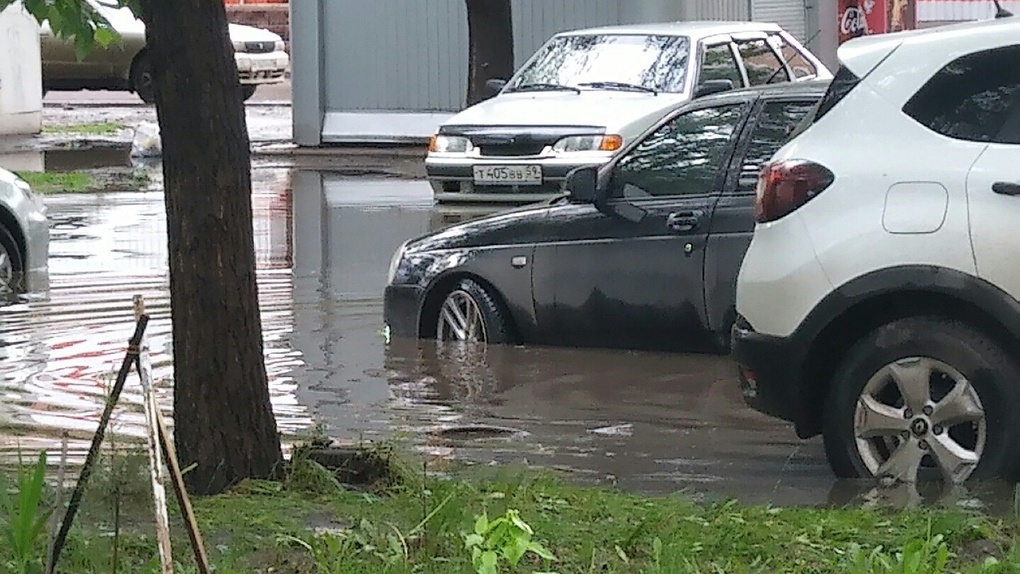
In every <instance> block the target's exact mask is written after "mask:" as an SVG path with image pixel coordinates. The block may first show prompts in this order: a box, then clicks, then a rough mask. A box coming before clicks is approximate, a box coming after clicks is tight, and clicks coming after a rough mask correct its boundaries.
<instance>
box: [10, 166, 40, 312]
mask: <svg viewBox="0 0 1020 574" xmlns="http://www.w3.org/2000/svg"><path fill="white" fill-rule="evenodd" d="M49 245H50V227H49V220H48V219H47V217H46V205H45V204H43V201H42V198H41V197H40V196H38V195H36V194H35V193H33V192H32V188H31V187H30V186H29V185H28V183H26V182H25V181H24V180H22V179H21V178H20V177H18V176H17V175H15V174H14V173H12V172H10V171H7V170H6V169H3V168H0V305H3V304H4V303H5V302H7V301H8V300H10V299H11V298H15V297H17V296H18V295H20V294H21V293H23V292H25V291H41V290H45V289H47V288H48V286H49V282H48V280H49V273H48V269H49Z"/></svg>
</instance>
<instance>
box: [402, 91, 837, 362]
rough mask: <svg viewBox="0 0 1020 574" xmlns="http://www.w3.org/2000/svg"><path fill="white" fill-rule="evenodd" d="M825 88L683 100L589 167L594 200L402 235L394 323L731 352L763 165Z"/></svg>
mask: <svg viewBox="0 0 1020 574" xmlns="http://www.w3.org/2000/svg"><path fill="white" fill-rule="evenodd" d="M826 85H827V82H826V81H815V82H807V83H785V84H781V85H773V86H769V87H760V88H754V89H746V90H739V91H732V92H727V93H723V94H716V95H712V96H707V97H705V98H701V99H698V100H694V101H688V102H685V103H682V104H680V105H678V106H676V108H675V109H674V110H673V111H672V112H669V114H668V116H667V118H666V119H664V120H663V121H661V122H660V123H659V124H657V125H656V126H654V127H653V128H652V129H651V130H649V131H648V132H647V133H646V134H645V135H644V136H642V137H640V138H637V140H636V141H635V142H634V143H633V145H632V146H630V147H628V148H625V149H624V150H623V151H622V152H621V154H620V155H619V156H617V157H616V158H615V159H614V160H613V161H612V162H610V163H609V164H607V165H606V166H603V167H602V168H594V167H592V168H588V169H587V170H582V171H581V172H580V174H581V175H584V174H585V173H588V174H589V175H590V174H592V173H597V174H598V179H599V181H598V184H597V190H596V189H595V186H594V184H593V189H588V190H583V191H584V193H585V194H587V195H588V196H589V197H587V198H586V197H582V196H580V195H577V194H576V192H578V191H581V190H578V189H576V188H575V189H574V190H573V191H574V192H575V195H573V196H572V197H570V196H568V197H561V198H558V199H554V200H551V201H547V202H543V203H540V204H536V205H531V206H527V207H521V208H517V209H513V210H509V211H502V212H497V213H495V214H493V215H489V216H486V217H481V218H478V219H474V220H472V221H468V222H466V223H461V224H457V225H453V226H451V227H448V228H446V229H444V230H441V231H438V232H434V233H431V234H428V235H425V236H423V237H419V238H416V239H413V240H410V241H408V242H406V243H405V244H404V245H403V246H402V247H400V248H399V249H398V250H397V252H396V253H395V254H394V256H393V260H392V263H391V265H390V269H389V277H388V280H387V287H386V289H385V305H384V315H385V320H386V322H387V324H388V325H389V327H390V329H391V333H392V334H393V336H396V337H436V338H439V339H444V340H445V339H475V340H483V341H486V342H489V343H509V342H515V343H539V344H562V345H581V346H606V347H625V348H648V349H678V348H692V347H697V346H703V345H704V344H706V343H708V344H710V346H711V347H714V348H720V347H725V346H726V342H727V341H728V334H729V326H730V323H731V322H732V320H733V316H734V311H733V299H734V289H735V283H736V276H737V270H738V268H739V265H740V260H741V258H742V256H743V252H744V250H745V249H746V246H747V244H748V242H749V241H750V238H751V234H752V231H753V228H754V207H753V205H754V190H755V184H756V183H757V175H758V169H759V166H760V165H761V164H762V163H763V162H765V161H767V160H768V159H769V158H770V157H771V155H772V153H773V152H775V150H777V149H779V147H780V146H781V145H782V144H783V143H784V142H785V141H786V139H787V136H788V134H789V133H790V132H791V130H792V129H793V128H794V126H795V125H796V124H797V123H798V122H799V121H800V119H801V118H802V117H803V116H805V115H806V114H807V112H808V111H809V110H810V109H811V107H812V106H813V105H814V104H815V102H816V101H817V100H818V99H819V98H820V97H821V95H822V93H823V92H824V89H825V86H826ZM597 169H598V171H596V170H597ZM569 183H571V182H568V184H569ZM596 191H597V192H598V193H595V192H596ZM592 194H594V195H597V196H599V197H601V199H595V200H594V202H593V201H592V199H591V197H590V196H591V195H592Z"/></svg>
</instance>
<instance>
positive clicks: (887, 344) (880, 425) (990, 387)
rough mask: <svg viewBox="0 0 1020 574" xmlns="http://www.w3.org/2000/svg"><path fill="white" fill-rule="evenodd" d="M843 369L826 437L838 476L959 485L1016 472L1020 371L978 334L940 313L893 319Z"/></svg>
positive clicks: (864, 342)
mask: <svg viewBox="0 0 1020 574" xmlns="http://www.w3.org/2000/svg"><path fill="white" fill-rule="evenodd" d="M836 372H837V374H836V376H835V379H834V380H833V387H832V389H831V390H830V393H829V397H828V401H827V404H826V410H825V417H826V421H825V430H824V433H823V434H824V442H825V452H826V456H827V458H828V460H829V464H830V466H831V467H832V469H833V471H834V472H835V473H836V474H837V475H838V476H841V477H846V478H856V477H865V478H868V477H874V478H878V479H881V480H883V481H888V480H896V481H901V482H914V481H917V480H931V479H937V478H938V477H940V476H941V477H942V479H943V480H944V481H945V482H952V483H957V484H958V483H961V482H964V481H966V480H967V479H969V478H991V477H1007V476H1009V477H1011V476H1012V475H1013V474H1014V473H1015V472H1016V469H1017V464H1018V463H1017V461H1018V460H1020V452H1018V445H1020V440H1018V438H1020V432H1018V431H1020V425H1015V424H1013V423H1012V422H1011V420H1012V418H1013V417H1014V416H1015V413H1016V409H1017V408H1018V407H1020V400H1018V396H1020V394H1018V388H1020V387H1018V386H1017V385H1016V382H1017V381H1018V380H1020V368H1018V367H1017V365H1016V364H1015V363H1014V362H1013V361H1012V360H1011V359H1010V358H1009V356H1008V355H1007V354H1006V353H1005V352H1003V350H1002V349H1001V348H1000V347H999V346H998V345H996V344H995V343H994V342H993V341H992V340H991V339H990V338H988V337H987V336H985V335H983V334H982V333H980V332H978V331H977V330H975V329H973V328H971V327H969V326H968V325H966V324H963V323H961V322H958V321H952V320H947V319H942V318H938V317H911V318H906V319H900V320H897V321H893V322H891V323H889V324H886V325H883V326H882V327H879V328H878V329H876V330H875V331H873V332H872V333H870V334H869V335H868V336H866V337H864V338H863V339H862V340H860V341H859V342H858V343H857V344H855V345H854V346H853V347H852V348H851V349H850V350H849V352H848V353H847V355H846V357H845V359H844V361H843V362H842V364H841V365H840V366H839V367H838V370H837V371H836Z"/></svg>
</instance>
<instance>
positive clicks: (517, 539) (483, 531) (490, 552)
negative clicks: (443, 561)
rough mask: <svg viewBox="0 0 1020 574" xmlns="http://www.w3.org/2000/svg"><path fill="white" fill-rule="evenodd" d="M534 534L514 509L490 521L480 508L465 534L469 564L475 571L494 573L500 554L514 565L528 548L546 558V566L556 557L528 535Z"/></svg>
mask: <svg viewBox="0 0 1020 574" xmlns="http://www.w3.org/2000/svg"><path fill="white" fill-rule="evenodd" d="M534 534H535V532H534V530H532V529H531V526H530V525H528V523H526V522H524V521H523V520H521V515H520V512H518V511H517V510H514V509H508V510H507V511H506V514H504V515H503V516H500V517H499V518H497V519H495V520H492V521H490V520H489V519H488V516H486V513H484V512H483V513H482V514H481V515H480V516H478V517H477V519H476V520H475V531H474V532H473V533H471V534H467V535H465V536H464V546H465V547H466V548H467V549H468V550H470V551H471V564H472V565H473V566H474V567H475V571H476V572H477V573H478V574H497V573H498V572H499V569H498V564H499V559H500V557H502V558H503V559H504V560H506V561H507V562H508V563H509V564H510V566H511V567H516V566H517V563H518V562H520V561H521V558H523V557H524V555H525V554H527V553H529V552H530V553H532V554H534V555H536V556H538V557H540V558H542V559H543V560H545V561H546V565H547V566H548V563H549V562H551V561H554V560H556V557H555V556H553V555H552V553H551V552H549V551H548V550H546V549H545V547H544V546H542V545H541V544H539V543H538V542H535V541H534V540H532V539H531V537H532V536H533V535H534Z"/></svg>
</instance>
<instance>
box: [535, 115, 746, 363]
mask: <svg viewBox="0 0 1020 574" xmlns="http://www.w3.org/2000/svg"><path fill="white" fill-rule="evenodd" d="M746 109H747V104H745V103H742V102H741V103H731V104H725V105H723V104H720V105H716V106H713V107H706V108H701V109H696V110H691V111H687V112H684V113H682V114H681V115H678V116H677V117H675V118H672V119H671V120H669V121H668V122H666V123H664V124H663V125H662V126H661V127H660V128H658V129H657V130H655V131H654V132H653V133H651V134H649V135H648V136H647V137H646V138H645V139H644V141H642V142H641V143H640V144H638V145H637V146H636V147H634V148H632V149H631V150H630V151H629V152H627V154H626V155H625V156H623V157H622V158H621V159H620V161H619V162H618V163H617V164H616V166H615V167H614V173H613V175H612V179H611V181H610V184H609V185H610V194H611V199H610V204H613V203H620V202H623V203H629V204H633V205H636V206H639V207H641V208H642V209H644V210H645V211H646V212H647V214H646V215H645V217H644V219H643V220H642V221H641V222H640V223H633V222H631V221H628V220H626V219H623V218H621V217H619V216H617V215H606V214H605V213H603V212H601V211H599V210H597V209H596V208H595V207H594V206H592V205H574V204H566V205H560V206H556V207H554V208H553V209H552V211H551V212H550V217H549V220H548V221H549V223H550V226H549V227H550V234H551V235H552V237H551V239H552V241H553V244H552V245H554V246H555V255H554V257H555V259H554V260H555V269H554V270H553V272H552V273H551V275H552V277H551V278H550V277H546V278H545V279H544V280H549V279H551V283H550V284H547V285H546V286H543V285H539V284H536V285H535V289H536V293H539V292H541V291H542V290H543V288H545V287H548V286H551V288H552V291H553V293H554V297H553V300H554V302H553V309H554V311H553V315H554V322H555V332H556V338H557V340H558V341H559V342H561V343H563V344H569V345H585V346H590V345H595V346H605V347H625V348H644V349H662V350H677V349H686V348H690V347H692V346H693V345H695V344H696V343H698V342H700V341H701V340H702V339H703V336H704V325H705V313H704V297H703V290H702V271H703V266H704V249H705V243H706V238H707V237H708V229H709V226H710V225H711V220H712V210H713V209H714V207H715V203H716V201H717V200H718V198H719V194H720V192H721V190H722V185H723V181H724V180H725V171H726V169H725V167H726V166H727V164H728V162H729V159H730V157H731V155H732V148H733V142H734V140H735V137H736V134H737V133H738V132H739V129H740V125H741V123H742V121H743V119H744V116H745V112H746ZM607 211H611V210H610V209H607ZM536 281H538V279H536Z"/></svg>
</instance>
